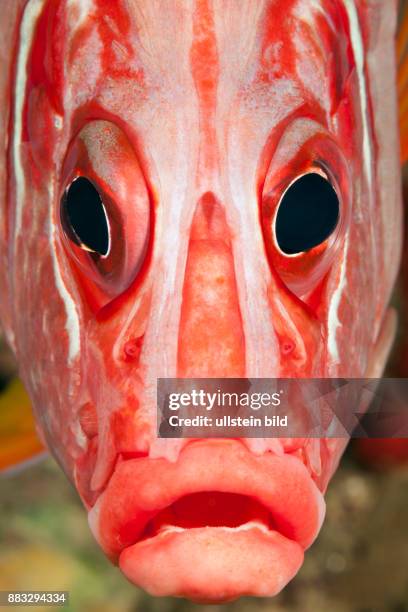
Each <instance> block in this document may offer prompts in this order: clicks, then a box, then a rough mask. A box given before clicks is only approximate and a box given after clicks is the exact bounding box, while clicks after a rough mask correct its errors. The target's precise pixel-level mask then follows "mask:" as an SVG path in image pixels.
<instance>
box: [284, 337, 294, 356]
mask: <svg viewBox="0 0 408 612" xmlns="http://www.w3.org/2000/svg"><path fill="white" fill-rule="evenodd" d="M295 346H296V345H295V343H294V342H293V340H290V339H288V338H285V339H284V340H283V342H282V343H281V353H282V354H283V355H290V354H291V353H293V351H294V350H295Z"/></svg>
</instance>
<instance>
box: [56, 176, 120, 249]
mask: <svg viewBox="0 0 408 612" xmlns="http://www.w3.org/2000/svg"><path fill="white" fill-rule="evenodd" d="M61 215H62V222H63V226H64V229H65V231H66V232H67V234H68V236H69V238H70V239H71V240H72V241H73V242H75V243H76V244H78V245H79V246H81V247H82V248H83V249H85V250H88V251H91V252H93V253H98V254H99V255H107V253H108V250H109V225H108V220H107V217H106V212H105V207H104V205H103V202H102V199H101V196H100V195H99V192H98V190H97V189H96V187H95V186H94V185H93V183H91V181H90V180H88V179H87V178H85V177H83V176H80V177H79V178H77V179H75V181H73V182H72V183H71V185H70V186H69V188H68V189H67V191H66V192H65V195H64V198H63V201H62V211H61Z"/></svg>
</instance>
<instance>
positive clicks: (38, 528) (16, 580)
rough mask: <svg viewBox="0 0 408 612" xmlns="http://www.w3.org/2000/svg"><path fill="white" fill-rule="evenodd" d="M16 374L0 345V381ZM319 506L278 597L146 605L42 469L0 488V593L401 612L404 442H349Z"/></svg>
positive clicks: (405, 339)
mask: <svg viewBox="0 0 408 612" xmlns="http://www.w3.org/2000/svg"><path fill="white" fill-rule="evenodd" d="M383 1H388V0H383ZM405 175H406V176H404V185H408V180H407V179H408V174H407V173H406V172H405ZM404 191H405V195H406V196H407V197H405V201H406V202H408V189H407V188H406V187H405V188H404ZM403 262H404V263H403V268H402V273H401V278H400V280H399V283H398V286H397V289H396V291H395V295H394V298H393V302H394V305H395V306H396V308H397V309H398V310H399V312H400V331H399V336H398V339H397V343H396V346H395V348H394V351H393V354H392V356H391V359H390V364H389V368H388V371H387V374H388V375H389V376H404V377H407V376H408V324H407V322H408V318H407V317H406V315H405V317H404V316H403V314H404V313H406V312H408V300H407V297H408V282H407V279H408V252H407V245H406V247H405V252H404V258H403ZM14 367H15V366H14V364H13V362H12V360H11V357H10V354H9V352H8V351H7V349H6V347H5V345H4V344H1V343H0V380H1V378H2V377H3V380H5V379H6V378H8V377H9V376H10V375H12V373H13V371H14ZM404 457H405V459H404ZM390 464H391V466H390ZM326 501H327V517H326V521H325V523H324V525H323V528H322V531H321V533H320V536H319V537H318V539H317V541H316V542H315V544H314V545H313V546H312V548H311V549H310V550H309V551H308V552H307V554H306V558H305V563H304V565H303V567H302V569H301V570H300V572H299V574H298V575H297V577H296V578H295V579H294V580H293V581H292V582H291V583H290V584H289V585H288V586H287V587H286V589H285V590H284V591H283V592H282V593H281V594H280V595H279V596H278V597H275V598H273V599H263V600H256V599H249V598H248V599H241V600H239V601H237V602H234V603H231V604H226V605H223V606H218V605H216V606H199V605H197V604H192V603H190V602H187V601H185V600H181V599H179V600H177V599H169V598H152V597H150V596H148V595H146V594H145V593H143V592H142V591H140V590H138V589H137V588H135V587H134V586H132V585H130V584H129V583H128V582H127V581H126V579H125V578H124V577H123V576H122V575H121V573H120V572H119V570H118V569H117V568H115V567H113V566H112V565H111V564H110V563H109V562H108V560H107V559H106V558H105V556H104V555H103V554H102V552H101V551H100V549H99V547H98V546H97V545H96V543H95V542H94V540H93V538H92V535H91V533H90V530H89V528H88V524H87V519H86V513H85V511H84V509H83V507H82V505H81V503H80V501H79V499H78V496H77V494H76V492H75V491H74V489H73V488H72V486H71V485H70V484H69V482H68V481H67V480H66V478H65V476H64V474H63V473H62V471H61V470H60V468H59V467H58V466H57V465H56V464H55V463H54V461H53V460H52V459H51V458H46V459H42V460H41V461H38V462H37V463H35V464H33V465H31V466H30V467H28V468H26V469H24V470H22V471H21V472H19V473H16V474H14V475H13V476H9V477H6V478H1V480H0V590H20V589H21V590H66V591H69V592H70V604H69V606H68V609H69V610H72V611H73V612H88V611H89V612H93V611H96V610H98V612H188V611H190V610H191V611H192V612H193V611H195V610H200V612H206V611H208V612H210V611H211V612H217V611H218V610H221V609H222V611H223V612H249V611H251V612H257V611H259V612H261V611H265V612H281V611H282V612H283V611H285V612H408V441H404V442H403V443H400V444H398V443H394V445H393V446H391V447H390V446H389V445H388V446H387V444H385V445H384V444H382V443H381V442H378V443H375V441H374V442H371V444H370V445H369V446H367V445H365V446H362V445H361V444H360V445H359V444H356V443H355V442H354V443H353V444H352V445H351V446H349V448H348V450H347V452H346V454H345V456H344V458H343V461H342V463H341V466H340V468H339V469H338V471H337V473H336V475H335V476H334V478H333V480H332V482H331V484H330V486H329V490H328V493H327V497H326ZM18 609H20V610H24V609H25V608H24V607H19V608H18ZM32 609H33V608H27V610H32ZM34 609H36V610H39V611H40V610H51V609H55V610H59V609H61V608H50V607H47V608H42V607H36V608H34ZM65 609H66V608H65Z"/></svg>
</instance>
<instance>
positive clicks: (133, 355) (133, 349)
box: [123, 336, 144, 361]
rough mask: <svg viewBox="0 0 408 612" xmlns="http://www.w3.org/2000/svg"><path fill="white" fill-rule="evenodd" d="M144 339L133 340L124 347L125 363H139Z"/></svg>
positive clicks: (140, 337) (141, 337)
mask: <svg viewBox="0 0 408 612" xmlns="http://www.w3.org/2000/svg"><path fill="white" fill-rule="evenodd" d="M143 337H144V336H139V338H131V339H130V340H128V341H127V342H126V343H125V345H124V347H123V354H124V359H125V361H138V359H139V357H140V353H141V350H142V345H143Z"/></svg>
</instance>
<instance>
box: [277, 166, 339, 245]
mask: <svg viewBox="0 0 408 612" xmlns="http://www.w3.org/2000/svg"><path fill="white" fill-rule="evenodd" d="M339 214H340V202H339V198H338V195H337V193H336V190H335V189H334V187H333V186H332V184H331V182H330V181H329V180H328V179H327V178H325V177H324V176H322V175H321V174H319V173H318V172H309V173H307V174H304V175H302V176H300V177H299V178H297V179H296V180H295V181H293V182H292V183H291V184H290V185H289V187H288V188H287V189H286V191H285V192H284V193H283V195H282V197H281V199H280V202H279V204H278V208H277V213H276V217H275V224H274V235H275V240H276V243H277V245H278V247H279V249H280V250H281V252H282V253H283V254H284V255H289V256H290V255H297V254H300V253H304V252H306V251H310V250H311V249H313V248H314V247H316V246H318V245H320V244H322V243H323V242H325V240H327V238H329V236H330V235H331V234H332V233H333V231H334V230H335V228H336V226H337V224H338V221H339Z"/></svg>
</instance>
